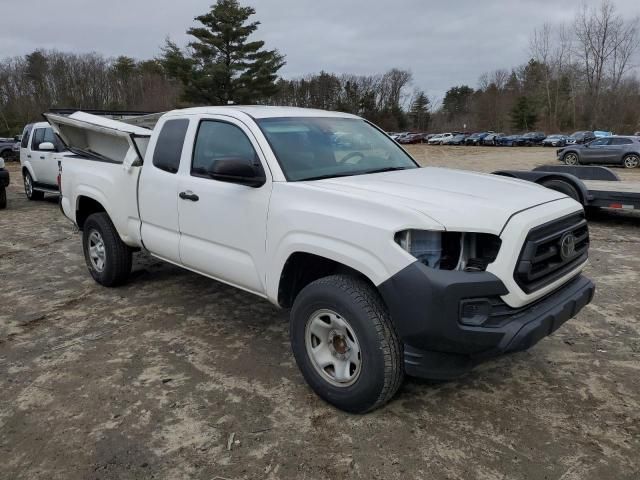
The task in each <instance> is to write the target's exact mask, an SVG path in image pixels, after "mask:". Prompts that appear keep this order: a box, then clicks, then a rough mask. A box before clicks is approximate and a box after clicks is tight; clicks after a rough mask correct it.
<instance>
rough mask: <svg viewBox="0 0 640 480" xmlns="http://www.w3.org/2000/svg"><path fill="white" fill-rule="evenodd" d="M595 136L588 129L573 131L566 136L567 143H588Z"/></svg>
mask: <svg viewBox="0 0 640 480" xmlns="http://www.w3.org/2000/svg"><path fill="white" fill-rule="evenodd" d="M595 138H596V136H595V135H594V133H593V132H592V131H590V130H584V131H579V132H574V133H573V134H571V135H569V136H568V137H567V145H574V144H582V143H588V142H590V141H591V140H595Z"/></svg>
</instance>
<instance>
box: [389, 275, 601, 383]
mask: <svg viewBox="0 0 640 480" xmlns="http://www.w3.org/2000/svg"><path fill="white" fill-rule="evenodd" d="M379 289H380V292H381V294H382V296H383V298H384V300H385V302H386V304H387V306H388V308H389V311H390V313H391V317H392V319H393V322H394V325H395V327H396V329H397V331H398V333H399V335H400V338H401V339H402V341H403V342H404V364H405V371H406V373H407V374H408V375H413V376H417V377H423V378H433V379H449V378H454V377H457V376H459V375H461V374H463V373H465V372H467V371H468V370H470V369H471V368H473V366H474V365H476V364H477V363H479V362H481V361H482V360H485V359H487V358H491V357H494V356H497V355H500V354H502V353H507V352H515V351H519V350H525V349H527V348H529V347H531V346H533V345H535V344H536V343H537V342H538V341H540V340H541V339H542V338H544V337H546V336H547V335H549V334H551V333H553V332H554V331H555V330H556V329H558V328H559V327H560V326H561V325H562V324H563V323H564V322H566V321H567V320H569V319H570V318H572V317H574V316H575V315H576V314H577V313H578V312H579V311H580V310H581V309H582V308H583V307H584V306H585V305H587V304H588V303H589V302H590V301H591V299H592V298H593V295H594V292H595V285H594V284H593V282H592V281H591V280H589V279H588V278H586V277H583V276H582V275H579V276H578V277H576V278H574V279H572V280H570V281H569V282H568V283H567V284H565V285H564V286H562V287H561V288H560V289H558V290H556V291H554V292H552V293H551V294H549V295H547V296H546V297H543V298H542V299H540V300H538V301H536V302H534V303H531V304H529V305H526V306H525V307H522V308H511V307H509V306H508V305H506V304H505V303H504V302H502V300H500V296H502V295H505V294H507V293H508V292H507V289H506V287H505V286H504V284H503V283H502V282H501V281H500V280H499V279H498V278H497V277H496V276H495V275H493V274H491V273H488V272H474V273H469V272H460V271H444V270H433V269H431V268H428V267H426V266H424V265H422V264H421V263H419V262H415V263H413V264H411V265H409V266H408V267H406V268H405V269H403V270H402V271H400V272H398V273H397V274H396V275H394V276H393V277H391V278H390V279H389V280H387V281H386V282H384V283H383V284H381V285H380V286H379ZM468 302H473V303H476V302H478V303H477V304H479V305H481V308H480V310H481V311H482V318H484V319H485V320H484V321H483V322H482V324H481V325H468V324H464V323H462V322H463V320H462V317H463V315H465V314H466V313H463V312H466V310H464V307H465V305H466V304H467V303H468Z"/></svg>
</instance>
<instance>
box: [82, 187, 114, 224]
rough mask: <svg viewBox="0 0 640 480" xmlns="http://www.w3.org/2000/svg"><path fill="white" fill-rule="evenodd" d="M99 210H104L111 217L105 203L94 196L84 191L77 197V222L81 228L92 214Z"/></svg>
mask: <svg viewBox="0 0 640 480" xmlns="http://www.w3.org/2000/svg"><path fill="white" fill-rule="evenodd" d="M99 212H104V213H106V214H107V215H108V216H109V218H111V215H109V212H108V211H107V209H106V208H105V207H104V205H103V203H102V202H100V201H99V200H96V198H94V197H93V196H91V195H88V194H84V193H83V194H80V195H78V196H77V197H76V208H75V222H76V225H77V226H78V228H79V229H80V230H82V229H83V227H84V223H85V222H86V220H87V218H89V216H90V215H92V214H94V213H99Z"/></svg>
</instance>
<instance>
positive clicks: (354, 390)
mask: <svg viewBox="0 0 640 480" xmlns="http://www.w3.org/2000/svg"><path fill="white" fill-rule="evenodd" d="M323 309H328V310H332V311H333V312H336V313H337V314H338V315H339V316H341V317H343V318H344V319H345V320H347V319H348V322H349V325H350V327H351V328H352V329H353V333H354V335H355V338H356V339H357V343H358V344H359V345H360V353H361V367H360V372H359V375H358V376H357V377H356V379H355V381H354V383H352V384H350V385H348V386H336V385H333V384H332V383H331V382H330V381H329V380H327V379H325V378H324V377H323V376H322V374H321V373H320V372H319V371H318V370H317V367H316V366H315V364H314V361H313V360H312V359H311V357H310V355H309V354H308V353H307V344H306V342H305V340H306V335H307V323H309V322H311V321H312V319H313V318H314V312H318V311H319V310H323ZM290 335H291V346H292V349H293V354H294V356H295V359H296V362H297V364H298V367H299V368H300V371H301V372H302V375H303V376H304V378H305V379H306V381H307V383H308V384H309V385H310V386H311V388H312V389H313V390H314V391H315V392H316V394H317V395H318V396H320V397H321V398H323V399H324V400H325V401H327V402H329V403H331V404H332V405H334V406H336V407H337V408H339V409H341V410H344V411H347V412H351V413H366V412H369V411H372V410H375V409H376V408H378V407H381V406H382V405H384V404H385V403H387V402H388V401H389V400H390V399H391V398H392V397H393V396H394V395H395V393H396V391H397V390H398V388H399V387H400V385H401V384H402V380H403V378H404V368H403V364H402V362H403V353H402V343H401V342H400V340H399V338H398V335H397V333H396V331H395V328H394V327H393V323H392V321H391V318H390V316H389V313H388V311H387V309H386V307H385V305H384V303H383V301H382V299H381V298H380V295H379V294H378V292H377V291H376V290H375V289H374V288H373V287H372V286H371V285H369V284H368V283H366V282H365V281H364V280H362V279H359V278H357V277H354V276H350V275H342V274H340V275H331V276H328V277H324V278H321V279H319V280H316V281H315V282H312V283H310V284H309V285H307V286H306V287H305V288H304V289H302V291H301V292H300V293H299V294H298V296H297V297H296V299H295V302H294V304H293V308H292V310H291V324H290ZM358 358H360V357H358Z"/></svg>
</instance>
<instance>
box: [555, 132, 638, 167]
mask: <svg viewBox="0 0 640 480" xmlns="http://www.w3.org/2000/svg"><path fill="white" fill-rule="evenodd" d="M556 153H557V155H558V160H560V161H562V162H564V163H565V164H567V165H578V164H581V165H587V164H598V165H622V166H624V167H626V168H636V167H637V166H638V165H640V138H639V137H633V136H628V137H623V136H612V137H602V138H596V139H595V140H592V141H591V142H589V143H585V144H576V145H568V146H566V147H564V148H561V149H559V150H558V151H557V152H556Z"/></svg>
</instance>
